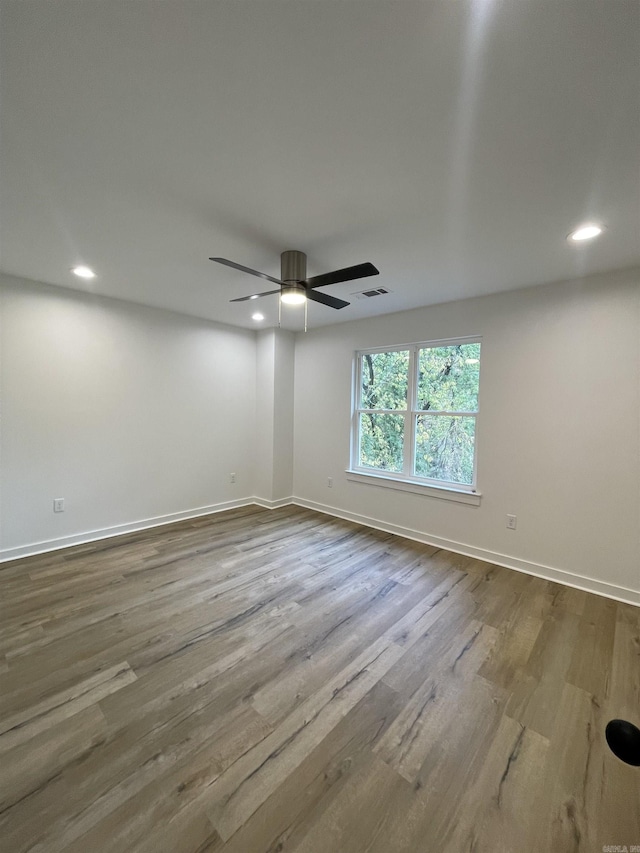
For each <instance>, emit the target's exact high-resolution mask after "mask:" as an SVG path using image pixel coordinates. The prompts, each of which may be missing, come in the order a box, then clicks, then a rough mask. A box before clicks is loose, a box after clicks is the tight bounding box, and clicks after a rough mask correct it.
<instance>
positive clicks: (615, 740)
mask: <svg viewBox="0 0 640 853" xmlns="http://www.w3.org/2000/svg"><path fill="white" fill-rule="evenodd" d="M605 737H606V738H607V743H608V744H609V749H610V750H611V752H613V754H614V755H617V756H618V758H619V759H620V760H621V761H624V762H625V763H626V764H632V765H633V766H634V767H640V729H639V728H638V727H637V726H634V725H633V723H629V722H628V721H627V720H611V721H610V722H609V723H607V728H606V729H605Z"/></svg>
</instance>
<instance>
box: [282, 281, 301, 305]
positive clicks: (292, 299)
mask: <svg viewBox="0 0 640 853" xmlns="http://www.w3.org/2000/svg"><path fill="white" fill-rule="evenodd" d="M280 301H281V302H284V304H285V305H304V303H305V302H306V301H307V295H306V293H305V292H304V288H302V287H287V286H286V285H285V286H283V288H282V293H281V294H280Z"/></svg>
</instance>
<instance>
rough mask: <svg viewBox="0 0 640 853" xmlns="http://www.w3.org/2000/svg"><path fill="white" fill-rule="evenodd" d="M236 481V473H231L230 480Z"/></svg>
mask: <svg viewBox="0 0 640 853" xmlns="http://www.w3.org/2000/svg"><path fill="white" fill-rule="evenodd" d="M235 481H236V475H235V474H229V482H230V483H235Z"/></svg>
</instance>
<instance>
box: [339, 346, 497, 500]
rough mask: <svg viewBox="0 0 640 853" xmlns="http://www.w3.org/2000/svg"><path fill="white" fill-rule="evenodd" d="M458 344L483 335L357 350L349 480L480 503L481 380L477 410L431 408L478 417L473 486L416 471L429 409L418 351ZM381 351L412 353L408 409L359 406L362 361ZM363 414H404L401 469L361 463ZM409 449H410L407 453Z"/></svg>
mask: <svg viewBox="0 0 640 853" xmlns="http://www.w3.org/2000/svg"><path fill="white" fill-rule="evenodd" d="M457 344H482V338H481V337H480V336H477V335H476V336H473V337H463V338H447V339H445V340H436V341H420V342H419V343H411V344H399V345H397V346H385V347H368V348H367V349H361V350H357V351H356V352H355V353H354V362H353V388H352V404H351V458H350V465H349V468H348V469H347V471H346V474H347V479H349V480H352V481H355V482H361V483H368V484H370V485H376V486H386V487H390V488H394V489H399V490H400V491H410V492H418V493H419V494H427V495H431V496H433V497H438V498H444V499H446V500H454V501H457V502H459V503H469V504H474V505H476V506H477V505H479V503H480V497H481V494H480V492H479V491H478V486H477V467H478V419H479V416H480V381H479V380H478V410H477V411H476V412H445V411H433V410H431V409H429V410H428V414H429V415H430V416H432V415H433V416H436V417H447V416H449V417H450V416H452V415H460V416H464V417H473V418H475V431H474V454H473V481H472V483H471V484H470V485H466V484H464V483H451V482H446V481H443V480H436V479H433V478H430V477H420V476H418V475H416V474H414V473H413V468H414V460H415V442H416V423H417V418H418V416H419V415H424V414H425V411H423V410H422V409H418V408H417V403H418V353H419V351H420V350H421V349H428V348H437V347H446V346H455V345H457ZM381 352H408V353H409V368H408V370H409V376H408V387H407V408H406V409H363V408H360V407H359V403H360V395H361V389H362V362H363V356H364V355H370V354H374V353H381ZM481 369H482V355H481V356H480V370H481ZM362 413H366V414H369V413H372V414H393V415H402V416H403V417H404V441H403V447H404V454H403V455H404V464H403V470H402V471H401V472H394V471H379V470H377V469H375V468H366V467H365V466H363V465H360V464H359V460H360V431H359V428H358V427H359V422H360V415H361V414H362ZM407 449H409V452H407Z"/></svg>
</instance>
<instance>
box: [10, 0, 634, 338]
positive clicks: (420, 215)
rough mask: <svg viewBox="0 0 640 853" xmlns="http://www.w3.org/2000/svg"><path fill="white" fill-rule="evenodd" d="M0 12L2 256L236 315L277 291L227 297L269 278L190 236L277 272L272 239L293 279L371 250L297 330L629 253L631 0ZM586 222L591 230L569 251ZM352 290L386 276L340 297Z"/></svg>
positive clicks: (56, 0)
mask: <svg viewBox="0 0 640 853" xmlns="http://www.w3.org/2000/svg"><path fill="white" fill-rule="evenodd" d="M2 13H3V20H2V163H1V166H2V174H1V178H2V187H1V191H2V196H1V197H2V212H3V221H2V269H3V270H4V271H5V272H8V273H10V274H13V275H18V276H24V277H26V278H32V279H37V280H40V281H45V282H49V283H52V284H57V285H63V286H65V287H73V288H77V289H81V290H91V291H92V292H97V293H103V294H107V295H110V296H115V297H119V298H122V299H127V300H131V301H134V302H140V303H144V304H148V305H155V306H160V307H165V308H170V309H174V310H177V311H182V312H185V313H188V314H193V315H197V316H201V317H207V318H211V319H215V320H220V321H223V322H225V323H231V324H234V325H238V326H245V327H248V328H254V327H255V326H256V324H255V323H254V322H253V321H252V320H251V319H250V315H251V313H252V312H253V311H254V310H256V306H259V307H260V309H261V310H262V311H263V312H264V313H265V314H266V318H267V319H266V321H265V324H264V325H273V324H275V323H276V322H277V303H278V300H277V299H276V297H274V296H272V297H266V298H264V299H262V300H260V301H259V302H258V301H253V302H243V303H236V304H230V303H229V301H228V300H229V299H232V298H233V297H237V296H243V295H247V294H249V293H252V292H254V291H256V290H258V291H259V290H268V289H270V287H269V285H268V283H266V282H263V281H261V280H260V279H254V278H251V277H250V276H245V275H243V274H241V273H239V272H236V271H234V270H230V269H227V268H225V267H222V266H219V265H217V264H214V263H212V262H211V261H209V260H208V258H209V256H210V255H219V256H223V257H227V258H231V259H233V260H235V261H237V262H239V263H241V264H244V265H246V266H250V267H253V268H257V269H259V270H262V271H264V272H267V273H269V274H271V275H276V276H278V275H279V271H280V270H279V255H280V252H281V251H283V250H285V249H299V250H301V251H304V252H306V253H307V254H308V274H309V275H316V274H318V273H321V272H327V271H329V270H332V269H336V268H339V267H344V266H350V265H351V264H356V263H361V262H363V261H371V262H373V263H374V264H375V265H376V266H377V267H378V268H379V270H380V273H381V274H380V276H378V277H376V278H374V279H364V280H360V281H357V282H352V283H351V284H349V283H347V284H341V285H336V286H332V287H329V288H326V289H325V292H327V293H331V294H332V295H335V296H338V297H342V298H346V299H347V300H349V301H352V304H351V305H350V306H349V307H348V308H345V309H343V310H341V311H334V310H332V309H330V308H326V307H324V306H321V305H314V304H312V305H310V308H309V320H310V325H311V326H318V325H322V324H327V323H334V322H339V321H344V320H349V319H354V318H358V317H363V316H369V315H372V314H379V313H387V312H391V311H398V310H403V309H407V308H412V307H415V306H419V305H428V304H432V303H436V302H443V301H448V300H452V299H459V298H463V297H467V296H472V295H476V294H485V293H492V292H497V291H501V290H510V289H513V288H518V287H523V286H526V285H530V284H537V283H543V282H549V281H556V280H561V279H564V278H571V277H574V276H577V275H583V274H588V273H595V272H601V271H604V270H608V269H614V268H622V267H627V266H632V265H635V264H637V263H638V262H639V261H640V248H639V247H640V239H639V237H640V210H639V207H640V205H639V198H640V196H639V191H640V187H639V182H638V175H639V165H640V161H639V152H640V109H639V97H640V86H639V83H640V72H639V67H640V66H639V57H640V51H639V50H638V38H639V35H640V4H639V3H638V2H637V0H629V2H627V0H615V2H608V0H596V2H592V0H562V2H558V0H548V2H541V0H508V2H501V0H473V1H472V2H471V1H470V2H462V0H458V2H454V0H440V1H439V2H427V0H425V1H424V2H412V1H411V0H402V2H375V0H371V2H356V0H351V2H349V0H291V2H277V0H257V2H251V0H242V2H237V0H235V2H234V0H227V2H222V3H220V2H204V0H179V2H173V1H172V0H163V2H159V0H135V2H133V0H124V2H123V0H92V2H88V0H85V2H82V0H32V2H24V0H10V2H3V3H2ZM591 219H596V220H601V221H603V222H604V223H606V225H607V231H606V232H605V234H604V235H603V236H602V237H600V238H599V239H598V240H596V241H595V242H594V243H591V244H589V245H583V246H581V247H576V246H571V245H569V244H568V243H567V241H566V239H565V237H566V235H567V233H568V232H569V231H570V230H572V229H573V228H574V227H575V226H576V225H577V224H579V223H581V222H582V221H584V220H591ZM80 262H83V263H86V264H89V265H90V266H92V267H93V268H94V269H95V270H96V272H97V273H98V277H97V278H96V279H95V280H94V281H93V282H90V283H87V282H83V281H81V280H80V279H77V278H75V277H74V276H73V275H72V274H71V273H70V268H71V267H72V266H74V265H75V264H77V263H80ZM263 285H267V286H263ZM369 285H370V286H376V287H377V286H380V287H385V288H388V289H389V290H390V291H391V294H390V295H388V296H383V297H376V298H374V299H369V300H352V299H350V294H352V293H353V292H355V291H360V290H362V289H364V288H366V287H368V286H369ZM283 310H285V309H283ZM301 315H302V311H301V309H299V308H291V307H289V308H287V309H286V310H285V317H284V325H286V326H288V327H289V328H299V324H300V318H301Z"/></svg>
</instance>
